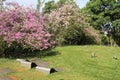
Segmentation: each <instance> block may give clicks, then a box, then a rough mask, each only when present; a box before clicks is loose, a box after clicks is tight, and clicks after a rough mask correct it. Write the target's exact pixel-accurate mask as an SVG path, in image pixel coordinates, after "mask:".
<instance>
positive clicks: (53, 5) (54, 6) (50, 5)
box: [43, 0, 75, 13]
mask: <svg viewBox="0 0 120 80" xmlns="http://www.w3.org/2000/svg"><path fill="white" fill-rule="evenodd" d="M65 3H72V4H75V2H74V0H59V1H58V2H55V0H51V1H48V2H47V3H45V7H44V8H43V13H51V11H53V10H55V9H58V8H60V7H61V6H62V5H64V4H65Z"/></svg>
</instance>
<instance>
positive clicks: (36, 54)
mask: <svg viewBox="0 0 120 80" xmlns="http://www.w3.org/2000/svg"><path fill="white" fill-rule="evenodd" d="M59 54H60V53H59V52H58V51H54V50H44V51H39V50H37V51H15V52H11V51H10V52H7V53H6V54H5V55H6V56H3V57H6V58H12V59H16V58H22V59H27V58H34V57H38V58H44V57H49V56H55V55H59Z"/></svg>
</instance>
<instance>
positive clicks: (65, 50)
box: [0, 46, 120, 80]
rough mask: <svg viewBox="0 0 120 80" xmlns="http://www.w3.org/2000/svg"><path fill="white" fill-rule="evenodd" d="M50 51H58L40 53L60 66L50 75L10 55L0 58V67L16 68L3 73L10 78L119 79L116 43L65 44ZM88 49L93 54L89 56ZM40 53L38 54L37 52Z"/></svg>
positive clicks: (119, 50)
mask: <svg viewBox="0 0 120 80" xmlns="http://www.w3.org/2000/svg"><path fill="white" fill-rule="evenodd" d="M53 51H58V52H59V53H60V54H58V55H55V56H47V57H43V58H42V60H44V61H46V62H48V63H50V65H51V67H54V68H61V69H62V70H63V71H62V72H57V73H53V74H50V75H46V74H43V73H41V72H38V71H36V70H35V69H31V70H29V69H26V68H24V67H22V66H21V65H20V64H19V63H18V62H16V61H15V60H14V59H3V58H2V59H0V68H11V69H14V70H16V71H17V72H15V73H11V74H7V76H9V77H12V78H14V80H119V79H120V77H119V75H120V59H118V60H115V59H113V56H114V55H117V56H118V57H119V58H120V48H119V47H106V46H65V47H57V48H55V49H54V50H53ZM91 53H95V54H96V55H97V57H96V58H91ZM38 57H40V56H38Z"/></svg>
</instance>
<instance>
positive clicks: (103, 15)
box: [84, 0, 120, 45]
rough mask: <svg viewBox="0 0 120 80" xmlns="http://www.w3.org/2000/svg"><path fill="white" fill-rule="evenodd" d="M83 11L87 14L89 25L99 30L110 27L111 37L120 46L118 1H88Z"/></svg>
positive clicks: (119, 8)
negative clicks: (88, 15)
mask: <svg viewBox="0 0 120 80" xmlns="http://www.w3.org/2000/svg"><path fill="white" fill-rule="evenodd" d="M84 11H85V12H87V13H89V14H90V15H91V16H90V20H89V22H90V23H91V25H92V26H93V27H94V28H96V29H99V30H101V29H102V26H104V27H111V26H113V27H112V31H111V34H112V37H113V38H114V40H115V41H116V43H117V44H119V45H120V26H119V25H120V0H90V1H89V2H88V3H87V5H86V7H85V8H84Z"/></svg>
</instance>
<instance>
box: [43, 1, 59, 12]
mask: <svg viewBox="0 0 120 80" xmlns="http://www.w3.org/2000/svg"><path fill="white" fill-rule="evenodd" d="M54 9H57V4H56V3H55V1H54V0H51V1H48V2H47V3H45V7H44V8H43V12H44V13H50V12H51V11H52V10H54Z"/></svg>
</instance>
